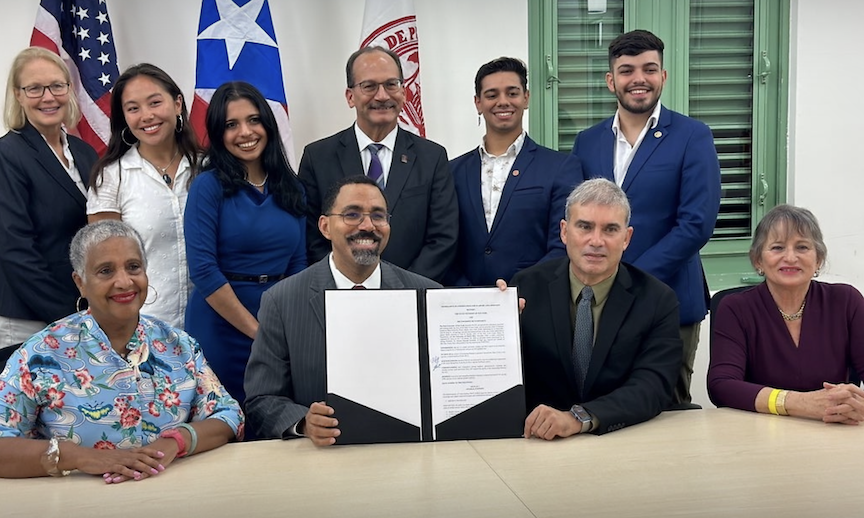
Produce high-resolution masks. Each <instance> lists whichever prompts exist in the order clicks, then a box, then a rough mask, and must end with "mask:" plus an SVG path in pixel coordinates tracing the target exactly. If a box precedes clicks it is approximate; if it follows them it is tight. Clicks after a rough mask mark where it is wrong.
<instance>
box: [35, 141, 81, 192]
mask: <svg viewBox="0 0 864 518" xmlns="http://www.w3.org/2000/svg"><path fill="white" fill-rule="evenodd" d="M39 136H41V137H42V140H44V141H45V143H46V144H48V139H46V138H45V135H42V134H41V133H40V134H39ZM60 142H61V143H62V144H63V156H64V157H65V158H66V161H67V162H68V163H69V167H66V165H65V164H64V163H63V160H61V159H60V157H59V156H58V155H57V152H56V151H54V148H53V147H51V144H48V149H50V150H51V152H52V153H54V156H55V157H57V161H58V162H60V165H61V166H62V167H63V169H64V170H65V171H66V174H68V175H69V178H71V179H72V181H73V182H75V187H78V190H79V191H81V194H83V195H84V196H87V186H86V185H84V181H83V180H82V179H81V173H80V172H79V171H78V167H77V166H76V165H75V158H74V157H73V156H72V150H71V149H69V138H68V137H67V136H66V131H65V130H60Z"/></svg>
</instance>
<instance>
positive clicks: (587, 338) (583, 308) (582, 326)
mask: <svg viewBox="0 0 864 518" xmlns="http://www.w3.org/2000/svg"><path fill="white" fill-rule="evenodd" d="M592 299H594V290H593V289H591V286H585V287H584V288H582V298H581V299H579V303H578V304H577V305H576V325H575V327H574V329H573V351H572V354H571V356H572V359H573V367H574V368H575V370H576V379H577V382H578V383H579V394H580V397H583V398H584V394H583V388H584V385H585V376H586V374H588V364H589V363H591V350H592V349H593V347H594V314H593V313H592V312H591V300H592Z"/></svg>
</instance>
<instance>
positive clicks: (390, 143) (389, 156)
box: [354, 122, 399, 185]
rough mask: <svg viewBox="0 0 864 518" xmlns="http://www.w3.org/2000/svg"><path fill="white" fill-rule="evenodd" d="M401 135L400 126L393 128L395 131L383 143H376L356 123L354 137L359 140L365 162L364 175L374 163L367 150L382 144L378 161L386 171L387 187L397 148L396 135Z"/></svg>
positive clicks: (362, 159)
mask: <svg viewBox="0 0 864 518" xmlns="http://www.w3.org/2000/svg"><path fill="white" fill-rule="evenodd" d="M397 133H399V126H398V125H397V126H396V127H395V128H393V131H391V132H390V133H388V134H387V136H386V137H384V138H383V139H381V142H375V141H374V140H372V139H371V138H369V136H368V135H366V134H365V133H363V130H361V129H360V126H358V125H357V123H356V122H355V123H354V135H355V136H356V138H357V146H358V147H359V148H360V160H361V161H362V162H363V174H365V173H366V171H368V170H369V162H371V161H372V153H371V152H370V151H369V150H368V149H366V147H368V146H369V144H381V145H382V146H384V147H382V148H381V150H380V151H378V160H380V161H381V169H383V170H384V175H383V177H384V183H383V184H382V185H387V178H388V177H389V176H390V164H391V163H392V162H393V150H394V149H395V148H396V134H397Z"/></svg>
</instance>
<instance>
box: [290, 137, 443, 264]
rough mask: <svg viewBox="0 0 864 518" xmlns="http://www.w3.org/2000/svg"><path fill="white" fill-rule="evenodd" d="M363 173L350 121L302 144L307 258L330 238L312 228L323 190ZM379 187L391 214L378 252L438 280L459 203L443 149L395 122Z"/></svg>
mask: <svg viewBox="0 0 864 518" xmlns="http://www.w3.org/2000/svg"><path fill="white" fill-rule="evenodd" d="M364 173H365V171H364V170H363V162H362V161H361V159H360V148H359V147H358V145H357V137H356V136H355V134H354V127H353V126H352V127H350V128H348V129H346V130H344V131H340V132H339V133H337V134H335V135H332V136H330V137H327V138H325V139H323V140H319V141H317V142H313V143H311V144H309V145H308V146H306V149H305V150H304V151H303V158H302V159H301V160H300V173H299V175H300V180H302V181H303V183H304V185H305V186H306V200H307V203H308V206H309V215H308V217H307V218H306V221H307V230H306V242H307V245H308V252H309V264H314V263H315V262H317V261H320V260H321V259H322V258H324V256H326V255H327V254H328V253H329V252H330V250H331V246H330V242H329V241H328V240H327V239H326V238H324V236H322V235H321V232H320V231H319V230H318V217H319V216H320V215H321V213H322V207H321V206H322V205H323V203H324V197H325V196H326V195H327V191H329V190H330V187H331V186H332V185H333V184H334V183H336V181H337V180H338V179H340V178H343V177H346V176H354V175H358V174H360V175H362V174H364ZM384 193H385V195H386V197H387V210H388V211H389V212H390V214H392V215H393V218H392V219H391V221H390V242H389V243H388V244H387V248H386V249H385V250H384V253H383V254H382V256H381V258H382V259H384V260H385V261H389V262H391V263H393V264H395V265H396V266H399V267H401V268H405V269H407V270H410V271H412V272H414V273H417V274H420V275H422V276H424V277H428V278H430V279H434V280H436V281H441V279H443V277H444V274H445V273H446V272H447V269H448V268H449V267H450V264H451V263H452V262H453V258H454V257H455V256H456V240H457V238H458V232H459V212H458V210H459V208H458V205H457V203H456V190H455V189H454V187H453V178H452V177H451V176H450V169H449V167H448V164H447V152H446V151H445V150H444V148H443V147H441V146H439V145H438V144H436V143H434V142H431V141H429V140H426V139H424V138H422V137H418V136H417V135H414V134H413V133H410V132H408V131H405V130H403V129H401V128H400V129H399V130H398V133H397V135H396V144H395V146H394V149H393V162H392V163H391V164H390V172H389V176H388V177H387V186H386V188H385V189H384Z"/></svg>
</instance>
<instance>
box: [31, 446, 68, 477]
mask: <svg viewBox="0 0 864 518" xmlns="http://www.w3.org/2000/svg"><path fill="white" fill-rule="evenodd" d="M39 462H40V463H41V464H42V467H43V468H45V472H46V473H48V474H49V475H51V476H52V477H65V476H66V475H68V474H69V473H72V472H71V471H68V470H65V469H64V470H61V469H59V468H58V467H57V465H58V464H60V440H59V439H57V438H56V437H52V438H51V440H49V441H48V449H47V450H45V453H43V454H42V456H41V457H40V458H39Z"/></svg>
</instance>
